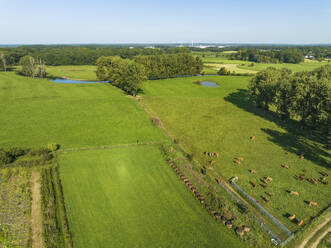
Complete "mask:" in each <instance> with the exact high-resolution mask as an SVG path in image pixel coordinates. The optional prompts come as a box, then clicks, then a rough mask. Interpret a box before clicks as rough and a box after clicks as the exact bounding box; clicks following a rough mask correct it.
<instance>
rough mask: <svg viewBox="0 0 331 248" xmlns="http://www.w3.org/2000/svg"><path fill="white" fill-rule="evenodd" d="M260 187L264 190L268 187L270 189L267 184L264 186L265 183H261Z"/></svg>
mask: <svg viewBox="0 0 331 248" xmlns="http://www.w3.org/2000/svg"><path fill="white" fill-rule="evenodd" d="M260 185H261V187H263V188H266V187H268V185H267V184H263V183H260Z"/></svg>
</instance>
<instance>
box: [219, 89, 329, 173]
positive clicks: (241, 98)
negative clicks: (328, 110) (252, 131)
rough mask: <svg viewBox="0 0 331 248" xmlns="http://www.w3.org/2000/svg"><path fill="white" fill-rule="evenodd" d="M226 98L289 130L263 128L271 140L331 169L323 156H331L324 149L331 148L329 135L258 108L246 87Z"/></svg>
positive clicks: (288, 150)
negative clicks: (280, 130) (283, 131)
mask: <svg viewBox="0 0 331 248" xmlns="http://www.w3.org/2000/svg"><path fill="white" fill-rule="evenodd" d="M224 99H225V100H226V101H228V102H231V103H232V104H234V105H235V106H237V107H238V108H241V109H243V110H245V111H247V112H250V113H252V114H254V115H256V116H259V117H261V118H263V119H265V120H268V121H270V122H274V123H275V124H277V125H278V126H279V127H281V128H283V129H285V130H286V131H287V132H286V133H282V132H279V131H277V130H271V129H268V128H262V129H261V130H262V131H264V132H265V133H267V134H268V135H269V136H270V138H269V140H270V141H272V142H274V143H275V144H277V145H279V146H281V147H282V148H283V149H284V150H286V151H287V152H291V153H295V154H297V155H298V156H299V155H300V154H304V158H305V159H308V160H310V161H312V162H314V163H316V164H318V165H320V166H322V167H325V168H327V169H330V167H331V165H330V160H329V159H325V158H323V157H322V156H324V157H326V158H331V156H330V154H329V153H328V152H326V151H325V150H323V149H322V148H324V149H326V150H327V149H329V148H330V143H329V140H328V138H329V137H327V135H325V134H324V135H323V134H322V133H321V132H320V131H318V130H312V129H310V128H307V127H302V128H301V124H300V123H299V122H298V121H296V120H284V119H282V118H281V116H280V115H279V114H277V113H275V112H273V111H268V110H264V109H260V108H257V107H256V106H255V105H254V103H253V102H252V101H251V100H250V99H249V95H248V90H246V89H237V91H236V92H233V93H231V94H229V95H228V96H226V97H225V98H224ZM298 127H299V128H298Z"/></svg>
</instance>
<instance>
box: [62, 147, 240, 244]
mask: <svg viewBox="0 0 331 248" xmlns="http://www.w3.org/2000/svg"><path fill="white" fill-rule="evenodd" d="M59 164H60V176H61V180H62V185H63V190H64V198H65V202H66V208H67V213H68V217H69V222H70V227H71V232H72V234H73V242H74V246H75V247H78V248H81V247H116V248H118V247H188V248H191V247H244V245H243V244H242V243H240V242H239V240H238V239H237V238H236V237H235V236H234V235H233V233H231V231H230V230H228V229H226V227H225V226H224V225H222V224H220V223H217V222H216V221H215V220H214V218H212V217H211V216H210V215H209V214H208V212H207V211H206V210H205V209H203V208H202V207H201V204H200V203H199V202H198V201H197V200H196V199H195V198H194V197H192V194H191V193H190V192H189V190H188V189H187V188H186V186H185V185H184V184H182V183H181V181H180V179H179V178H178V176H177V175H176V174H175V173H174V172H173V171H172V169H171V168H170V167H169V166H168V165H167V164H166V162H165V161H164V159H163V158H162V155H161V153H160V151H159V149H158V148H157V147H156V146H131V147H126V148H116V149H110V150H91V151H80V152H73V153H68V154H62V155H61V156H59Z"/></svg>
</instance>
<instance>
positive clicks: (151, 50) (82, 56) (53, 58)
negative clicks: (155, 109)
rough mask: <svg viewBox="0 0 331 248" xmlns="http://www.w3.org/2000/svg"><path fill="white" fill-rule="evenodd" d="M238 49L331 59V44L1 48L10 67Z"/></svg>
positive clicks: (275, 57) (281, 59) (256, 57)
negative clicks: (31, 61) (25, 62)
mask: <svg viewBox="0 0 331 248" xmlns="http://www.w3.org/2000/svg"><path fill="white" fill-rule="evenodd" d="M192 51H193V52H197V51H198V52H215V53H219V54H220V53H222V52H224V51H236V53H229V54H224V53H223V54H222V56H226V57H228V58H229V59H236V60H245V61H252V62H258V63H300V62H302V61H303V60H304V58H305V57H307V58H310V59H316V60H322V59H325V58H331V46H330V45H329V46H277V45H260V46H258V45H233V46H225V47H206V48H199V47H175V45H155V46H146V47H144V46H142V45H139V46H138V45H137V46H135V47H130V45H118V46H116V45H29V46H28V45H25V46H7V47H2V48H1V47H0V55H3V58H4V60H5V61H6V64H7V66H14V65H18V63H19V61H20V59H21V58H22V57H24V56H26V55H29V56H32V57H34V58H35V59H38V60H40V59H41V60H43V61H45V63H46V65H94V64H96V61H97V59H98V58H99V57H101V56H120V57H121V58H123V59H127V58H129V59H133V58H134V57H136V56H148V55H161V54H177V53H190V52H192Z"/></svg>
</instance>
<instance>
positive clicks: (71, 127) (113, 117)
mask: <svg viewBox="0 0 331 248" xmlns="http://www.w3.org/2000/svg"><path fill="white" fill-rule="evenodd" d="M0 108H1V112H0V126H1V127H2V132H0V147H3V148H6V147H12V146H20V147H25V148H34V147H40V146H43V145H46V144H48V143H51V142H56V143H58V144H60V145H61V147H62V148H72V147H86V146H89V147H91V146H101V145H114V144H126V143H136V142H137V141H138V142H155V141H157V142H158V141H164V140H165V139H166V135H165V134H163V133H162V132H161V131H160V130H158V128H157V127H154V126H153V125H152V124H151V123H150V121H149V117H148V115H147V114H146V113H145V112H144V111H143V110H142V109H141V108H140V106H139V105H138V104H137V103H136V102H135V101H134V100H133V99H131V98H129V97H127V96H126V95H125V94H124V93H123V92H122V91H121V90H119V89H117V88H115V87H113V86H111V85H109V84H107V83H97V84H78V85H77V84H76V85H73V84H61V83H54V82H51V81H49V80H47V79H31V78H25V77H22V76H18V75H15V74H14V73H13V72H6V73H4V72H2V73H0Z"/></svg>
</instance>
